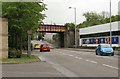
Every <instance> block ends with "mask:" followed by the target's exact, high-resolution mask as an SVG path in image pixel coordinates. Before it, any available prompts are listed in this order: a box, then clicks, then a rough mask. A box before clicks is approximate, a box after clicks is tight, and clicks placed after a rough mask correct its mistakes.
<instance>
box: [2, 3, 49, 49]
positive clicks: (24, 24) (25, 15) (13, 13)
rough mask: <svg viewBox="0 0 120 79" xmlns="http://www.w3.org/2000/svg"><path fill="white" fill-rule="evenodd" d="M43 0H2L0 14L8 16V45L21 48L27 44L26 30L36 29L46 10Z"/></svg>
mask: <svg viewBox="0 0 120 79" xmlns="http://www.w3.org/2000/svg"><path fill="white" fill-rule="evenodd" d="M46 9H47V8H46V5H45V4H44V3H43V2H39V3H38V2H3V4H2V16H3V17H7V18H8V26H9V30H8V32H9V47H11V48H16V49H21V50H22V47H23V46H22V44H23V43H24V44H27V43H26V42H27V31H28V30H32V31H33V32H35V31H36V28H38V21H39V22H40V21H42V20H43V19H44V18H45V15H44V14H42V13H41V12H42V11H44V10H46Z"/></svg>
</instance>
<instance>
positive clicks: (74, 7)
mask: <svg viewBox="0 0 120 79" xmlns="http://www.w3.org/2000/svg"><path fill="white" fill-rule="evenodd" d="M69 9H74V17H75V18H74V20H75V48H76V47H77V44H76V43H77V41H76V8H75V7H69Z"/></svg>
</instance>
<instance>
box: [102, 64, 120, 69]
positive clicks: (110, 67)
mask: <svg viewBox="0 0 120 79" xmlns="http://www.w3.org/2000/svg"><path fill="white" fill-rule="evenodd" d="M102 65H103V66H106V67H110V68H113V69H119V68H117V67H113V66H110V65H107V64H102Z"/></svg>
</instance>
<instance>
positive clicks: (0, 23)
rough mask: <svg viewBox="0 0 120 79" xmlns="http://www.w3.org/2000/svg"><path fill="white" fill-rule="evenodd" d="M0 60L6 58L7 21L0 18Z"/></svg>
mask: <svg viewBox="0 0 120 79" xmlns="http://www.w3.org/2000/svg"><path fill="white" fill-rule="evenodd" d="M0 29H1V30H0V58H7V57H8V21H7V19H6V18H0Z"/></svg>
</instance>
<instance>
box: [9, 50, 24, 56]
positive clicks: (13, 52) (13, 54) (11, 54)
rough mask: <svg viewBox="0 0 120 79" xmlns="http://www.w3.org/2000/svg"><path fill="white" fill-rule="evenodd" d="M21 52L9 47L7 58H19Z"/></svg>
mask: <svg viewBox="0 0 120 79" xmlns="http://www.w3.org/2000/svg"><path fill="white" fill-rule="evenodd" d="M21 54H22V52H20V51H17V50H15V49H11V50H9V52H8V58H21Z"/></svg>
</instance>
